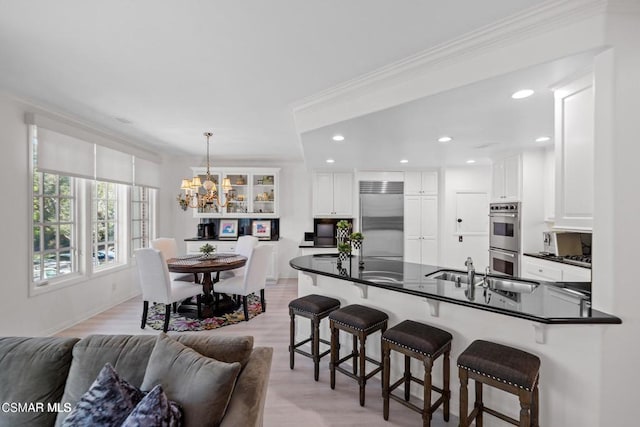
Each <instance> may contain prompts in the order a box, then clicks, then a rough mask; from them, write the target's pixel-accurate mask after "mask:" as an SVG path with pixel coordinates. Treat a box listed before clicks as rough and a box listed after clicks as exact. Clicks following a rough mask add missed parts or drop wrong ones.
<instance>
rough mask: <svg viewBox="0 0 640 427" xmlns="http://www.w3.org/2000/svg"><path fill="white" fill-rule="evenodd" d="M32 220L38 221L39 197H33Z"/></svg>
mask: <svg viewBox="0 0 640 427" xmlns="http://www.w3.org/2000/svg"><path fill="white" fill-rule="evenodd" d="M33 222H40V198H39V197H34V198H33Z"/></svg>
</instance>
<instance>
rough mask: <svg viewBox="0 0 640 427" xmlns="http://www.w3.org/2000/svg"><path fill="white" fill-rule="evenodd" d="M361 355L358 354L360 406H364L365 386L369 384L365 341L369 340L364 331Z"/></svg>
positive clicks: (362, 333)
mask: <svg viewBox="0 0 640 427" xmlns="http://www.w3.org/2000/svg"><path fill="white" fill-rule="evenodd" d="M359 335H360V337H359V338H360V355H359V356H358V359H359V362H360V375H359V376H358V384H359V385H360V406H364V388H365V386H366V384H367V378H366V371H365V364H366V363H367V359H366V355H365V343H366V340H367V337H366V335H365V334H364V332H360V333H359Z"/></svg>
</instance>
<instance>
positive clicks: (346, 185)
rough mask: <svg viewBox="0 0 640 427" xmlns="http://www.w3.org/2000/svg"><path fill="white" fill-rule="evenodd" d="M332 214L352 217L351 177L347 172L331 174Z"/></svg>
mask: <svg viewBox="0 0 640 427" xmlns="http://www.w3.org/2000/svg"><path fill="white" fill-rule="evenodd" d="M333 213H334V215H337V216H345V217H350V216H353V175H352V174H351V173H349V172H336V173H334V174H333Z"/></svg>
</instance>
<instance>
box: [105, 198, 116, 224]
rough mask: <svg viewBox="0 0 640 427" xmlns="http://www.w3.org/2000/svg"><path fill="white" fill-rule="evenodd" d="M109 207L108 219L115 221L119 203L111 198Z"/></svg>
mask: <svg viewBox="0 0 640 427" xmlns="http://www.w3.org/2000/svg"><path fill="white" fill-rule="evenodd" d="M107 206H108V209H107V219H108V220H109V221H113V220H114V219H115V218H116V209H117V203H116V202H115V201H113V200H110V201H109V202H108V204H107Z"/></svg>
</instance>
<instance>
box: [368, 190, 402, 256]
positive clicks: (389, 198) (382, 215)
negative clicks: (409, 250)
mask: <svg viewBox="0 0 640 427" xmlns="http://www.w3.org/2000/svg"><path fill="white" fill-rule="evenodd" d="M403 190H404V183H403V182H401V181H360V231H361V232H362V234H363V235H364V241H363V245H362V253H363V255H364V256H377V257H385V258H402V256H403V252H404V196H403Z"/></svg>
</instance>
